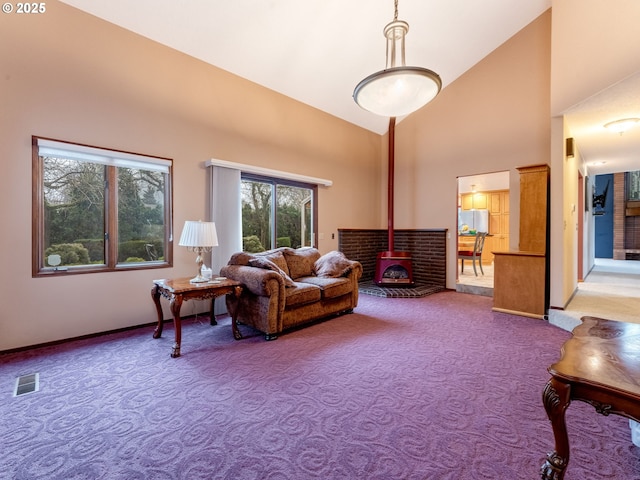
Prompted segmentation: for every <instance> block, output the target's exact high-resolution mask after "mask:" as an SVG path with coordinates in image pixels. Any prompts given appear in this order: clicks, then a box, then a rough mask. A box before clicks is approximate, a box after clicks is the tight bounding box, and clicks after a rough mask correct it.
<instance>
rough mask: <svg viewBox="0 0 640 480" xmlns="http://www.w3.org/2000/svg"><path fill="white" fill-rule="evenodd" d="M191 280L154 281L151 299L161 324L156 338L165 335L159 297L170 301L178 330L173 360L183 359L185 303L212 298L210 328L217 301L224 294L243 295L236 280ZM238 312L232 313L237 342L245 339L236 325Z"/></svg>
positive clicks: (212, 323)
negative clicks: (180, 357) (182, 340)
mask: <svg viewBox="0 0 640 480" xmlns="http://www.w3.org/2000/svg"><path fill="white" fill-rule="evenodd" d="M189 280H190V279H189V278H177V279H173V280H169V279H163V280H154V281H153V284H154V285H153V288H152V289H151V297H152V298H153V302H154V303H155V305H156V311H157V312H158V324H157V326H156V328H155V330H154V331H153V338H160V336H161V335H162V326H163V323H164V322H163V320H164V319H163V315H162V306H161V305H160V297H164V298H166V299H167V300H169V302H170V306H171V313H172V314H173V326H174V330H175V343H174V344H173V348H172V350H171V356H172V357H173V358H175V357H179V356H180V341H181V338H182V320H181V318H180V308H181V307H182V302H183V301H185V300H208V299H211V311H210V319H211V325H216V324H217V322H216V319H215V316H214V313H213V306H214V300H215V299H216V297H219V296H221V295H235V296H236V297H239V296H240V294H241V293H242V284H241V283H239V282H236V281H233V280H228V279H224V280H217V281H216V280H212V281H210V282H203V283H191V282H190V281H189ZM236 313H237V312H235V311H233V312H229V314H230V315H231V329H232V332H233V337H234V338H235V339H236V340H238V339H240V338H242V335H240V331H239V330H238V325H237V323H236Z"/></svg>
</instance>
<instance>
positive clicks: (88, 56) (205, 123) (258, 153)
mask: <svg viewBox="0 0 640 480" xmlns="http://www.w3.org/2000/svg"><path fill="white" fill-rule="evenodd" d="M0 32H2V39H3V41H2V42H0V82H1V83H0V85H1V86H0V159H1V162H2V168H3V173H2V175H1V176H0V212H1V218H2V221H3V226H4V227H3V232H5V235H4V236H3V240H2V246H1V248H0V264H1V265H2V273H0V277H1V282H0V283H1V284H2V288H1V289H0V292H1V295H2V298H1V304H2V306H3V308H2V309H1V310H0V325H1V329H2V333H1V334H0V351H1V350H6V349H10V348H16V347H21V346H26V345H33V344H38V343H43V342H48V341H54V340H58V339H62V338H68V337H75V336H79V335H84V334H89V333H94V332H100V331H106V330H110V329H116V328H121V327H126V326H131V325H138V324H144V323H147V322H151V321H153V320H154V318H155V313H154V308H153V305H152V302H151V297H150V289H151V284H152V280H153V279H154V278H164V277H174V276H185V275H189V274H191V273H192V270H193V261H194V257H193V255H192V253H191V252H187V251H186V250H185V249H183V248H180V247H177V246H176V248H175V249H174V259H175V260H174V268H172V269H160V270H149V271H140V272H126V273H105V274H86V275H73V276H69V277H66V278H60V277H57V278H36V279H34V278H31V149H30V143H31V135H39V136H45V137H52V138H57V139H61V140H68V141H72V142H79V143H85V144H90V145H95V146H100V147H107V148H114V149H121V150H127V151H132V152H139V153H144V154H149V155H158V156H163V157H169V158H173V159H174V170H173V171H174V184H173V185H174V223H175V225H176V226H177V230H178V231H177V232H176V235H179V229H180V228H181V227H180V226H181V225H182V224H183V222H184V221H185V220H187V219H197V218H205V212H206V205H205V201H206V171H205V169H204V168H203V163H204V162H205V161H206V160H207V159H209V158H219V159H224V160H230V161H235V162H241V163H249V164H253V165H259V166H263V167H269V168H273V169H277V170H287V171H291V172H293V173H300V174H304V175H310V176H314V177H320V178H327V179H331V180H333V186H332V187H329V188H324V187H320V188H319V197H320V198H319V200H320V201H319V203H320V212H319V214H320V226H319V231H320V232H322V233H325V236H324V237H325V240H323V241H321V242H320V245H319V247H320V249H321V250H323V251H328V250H331V249H334V248H336V247H337V235H336V238H335V239H334V240H331V233H335V232H337V229H338V228H341V227H349V228H372V227H379V226H380V225H379V219H380V212H379V205H380V201H379V197H380V195H381V193H380V188H379V185H380V156H381V141H382V140H381V138H380V136H379V135H376V134H373V133H370V132H368V131H366V130H363V129H361V128H359V127H355V126H353V125H351V124H349V123H346V122H344V121H342V120H340V119H337V118H335V117H332V116H330V115H327V114H325V113H322V112H320V111H319V110H316V109H313V108H310V107H308V106H306V105H303V104H300V103H298V102H295V101H293V100H291V99H289V98H287V97H284V96H282V95H279V94H276V93H274V92H272V91H269V90H267V89H265V88H262V87H259V86H257V85H255V84H252V83H250V82H248V81H246V80H243V79H240V78H238V77H235V76H233V75H230V74H228V73H226V72H224V71H221V70H219V69H217V68H214V67H211V66H209V65H206V64H204V63H202V62H200V61H197V60H195V59H193V58H191V57H188V56H186V55H183V54H180V53H178V52H176V51H174V50H171V49H169V48H166V47H162V46H160V45H158V44H155V43H153V42H151V41H149V40H147V39H145V38H142V37H139V36H137V35H134V34H132V33H130V32H127V31H125V30H122V29H120V28H118V27H115V26H113V25H111V24H109V23H106V22H104V21H101V20H98V19H96V18H94V17H91V16H89V15H87V14H85V13H82V12H79V11H77V10H75V9H73V8H71V7H69V6H67V5H64V4H61V3H58V2H55V1H50V2H47V12H46V14H43V15H22V16H21V15H4V14H3V15H1V16H0ZM346 206H347V207H348V208H345V207H346ZM8 232H10V233H8ZM192 308H193V307H192V305H190V303H189V302H187V304H185V312H186V313H190V312H192V310H191V309H192Z"/></svg>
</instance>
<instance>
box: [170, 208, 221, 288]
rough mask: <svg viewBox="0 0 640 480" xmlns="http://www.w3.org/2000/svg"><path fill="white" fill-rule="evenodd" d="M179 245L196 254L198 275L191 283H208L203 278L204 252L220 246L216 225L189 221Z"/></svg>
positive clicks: (185, 223)
mask: <svg viewBox="0 0 640 480" xmlns="http://www.w3.org/2000/svg"><path fill="white" fill-rule="evenodd" d="M178 245H180V246H181V247H187V249H188V250H191V251H193V252H196V253H197V254H198V256H197V257H196V265H198V274H197V275H196V276H195V277H193V278H192V279H191V283H202V282H206V281H207V279H206V278H205V277H203V276H202V265H203V264H204V260H203V258H202V253H203V252H210V251H211V248H212V247H217V246H218V234H217V233H216V224H215V223H213V222H201V221H197V222H196V221H194V220H187V221H186V222H184V228H183V229H182V235H180V241H179V242H178Z"/></svg>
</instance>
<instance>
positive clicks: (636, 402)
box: [540, 317, 640, 480]
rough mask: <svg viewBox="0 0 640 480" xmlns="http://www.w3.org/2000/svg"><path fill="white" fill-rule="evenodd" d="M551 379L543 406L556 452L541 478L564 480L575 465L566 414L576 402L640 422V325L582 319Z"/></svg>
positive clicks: (542, 472) (545, 391) (545, 465)
mask: <svg viewBox="0 0 640 480" xmlns="http://www.w3.org/2000/svg"><path fill="white" fill-rule="evenodd" d="M549 373H550V374H551V380H549V382H548V383H547V385H546V386H545V388H544V392H543V394H542V400H543V403H544V408H545V409H546V411H547V415H548V417H549V420H550V421H551V425H552V427H553V436H554V438H555V451H553V452H551V453H549V454H548V455H547V458H546V461H545V462H544V464H543V465H542V468H541V472H540V473H541V475H542V478H543V479H544V480H562V478H564V473H565V470H566V468H567V464H568V463H569V438H568V436H567V427H566V424H565V412H566V410H567V407H568V406H569V404H570V403H571V401H572V400H581V401H583V402H587V403H589V404H590V405H592V406H593V407H595V409H596V412H598V413H601V414H602V415H610V414H616V415H622V416H623V417H627V418H631V419H633V420H635V421H640V324H635V323H625V322H617V321H613V320H605V319H602V318H596V317H582V324H581V325H578V326H577V327H576V328H574V329H573V337H572V338H571V339H570V340H567V341H566V342H565V344H564V345H563V347H562V357H561V359H560V361H558V362H557V363H554V364H553V365H551V366H550V367H549ZM629 441H630V442H631V438H629Z"/></svg>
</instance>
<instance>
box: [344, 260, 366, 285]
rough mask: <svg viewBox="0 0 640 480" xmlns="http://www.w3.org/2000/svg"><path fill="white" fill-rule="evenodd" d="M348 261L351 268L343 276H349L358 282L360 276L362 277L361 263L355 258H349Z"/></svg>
mask: <svg viewBox="0 0 640 480" xmlns="http://www.w3.org/2000/svg"><path fill="white" fill-rule="evenodd" d="M350 262H351V270H349V273H347V274H346V275H345V277H347V278H351V279H353V280H354V281H355V282H356V283H358V281H359V280H360V277H362V264H361V263H360V262H357V261H355V260H350Z"/></svg>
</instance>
